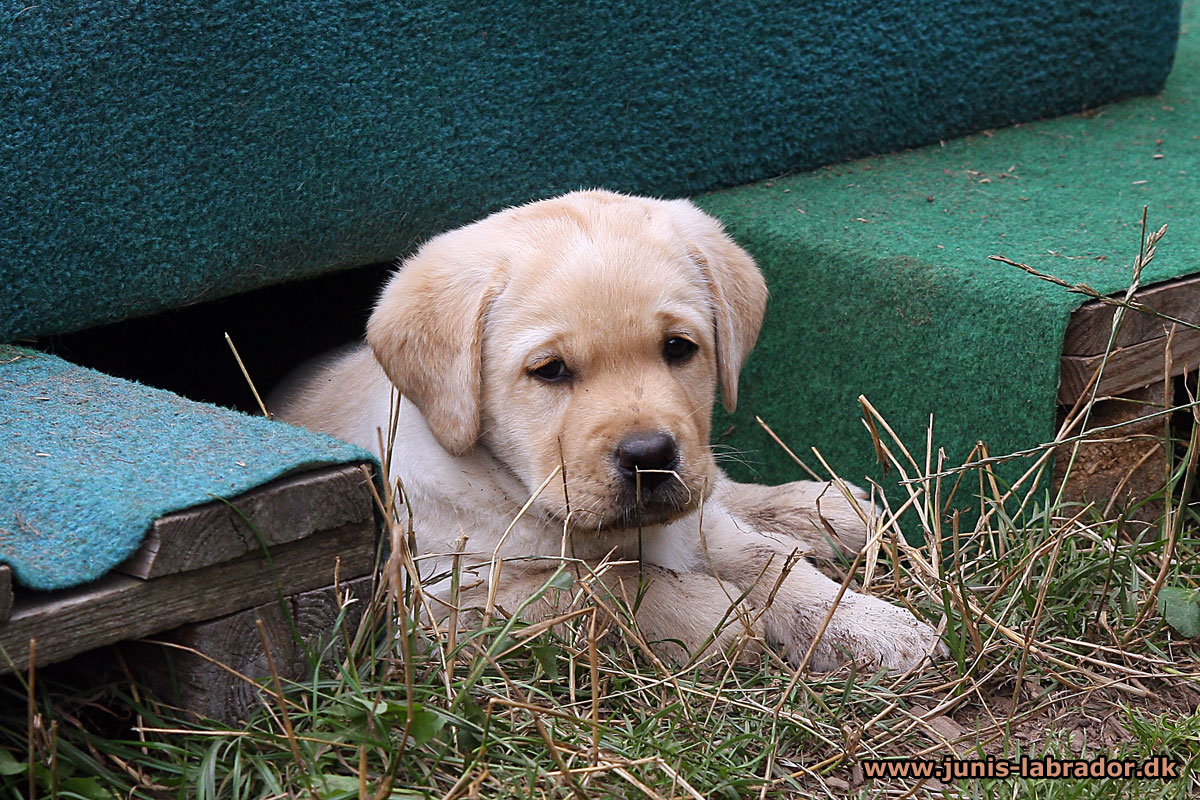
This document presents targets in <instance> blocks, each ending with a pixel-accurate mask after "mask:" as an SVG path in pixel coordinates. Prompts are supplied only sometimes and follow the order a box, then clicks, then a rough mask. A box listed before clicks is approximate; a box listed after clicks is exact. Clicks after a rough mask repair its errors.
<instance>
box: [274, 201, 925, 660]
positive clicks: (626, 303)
mask: <svg viewBox="0 0 1200 800" xmlns="http://www.w3.org/2000/svg"><path fill="white" fill-rule="evenodd" d="M766 300H767V290H766V286H765V284H764V282H763V278H762V275H761V273H760V272H759V270H758V268H757V267H756V266H755V264H754V262H753V260H752V259H751V258H750V256H749V255H748V254H747V253H746V252H745V251H743V250H742V249H740V248H739V247H738V246H737V245H735V244H734V243H733V241H732V240H731V239H730V238H729V237H728V236H727V235H726V234H725V233H724V232H723V231H722V229H721V226H720V224H719V223H718V222H717V221H716V220H715V219H713V218H712V217H709V216H708V215H706V214H704V213H703V212H701V211H700V210H699V209H697V208H696V207H695V206H694V205H692V204H691V203H689V202H687V201H685V200H674V201H663V200H652V199H647V198H640V197H629V196H625V195H620V194H614V193H611V192H604V191H588V192H573V193H571V194H567V195H564V196H562V197H558V198H555V199H551V200H544V201H541V202H536V203H531V204H529V205H525V206H520V207H517V208H510V209H508V210H505V211H502V212H499V213H497V214H493V215H492V216H490V217H487V218H486V219H483V220H481V221H479V222H476V223H474V224H471V225H467V226H466V227H463V228H460V229H457V230H453V231H450V232H448V233H445V234H442V235H440V236H438V237H436V238H434V239H432V240H430V241H429V242H428V243H426V244H425V245H424V246H423V247H422V248H420V250H418V251H417V253H416V254H415V255H413V256H411V257H410V258H409V259H407V261H405V262H404V264H403V265H402V266H401V268H400V270H399V271H398V272H397V273H396V274H395V275H393V276H392V279H391V280H390V282H389V283H388V285H387V287H386V289H385V290H384V292H383V294H382V296H381V297H380V300H379V303H378V305H377V306H376V308H375V311H374V313H373V314H372V316H371V319H370V322H369V324H368V326H367V337H366V338H367V346H366V347H360V348H358V349H356V350H353V351H351V352H349V353H342V354H341V355H339V356H337V357H336V358H334V359H333V360H332V362H329V363H325V364H323V365H321V366H319V367H317V368H315V369H314V370H310V371H309V374H308V375H307V376H306V377H305V378H304V379H303V380H302V381H301V382H300V385H299V386H298V387H296V388H294V389H292V390H291V391H290V393H289V396H286V397H284V398H283V399H282V401H281V405H279V406H278V407H277V409H276V410H277V412H278V414H279V415H280V416H281V417H282V418H284V419H286V420H289V421H291V422H294V423H297V424H299V425H303V426H305V427H308V428H311V429H313V430H317V431H323V432H326V433H330V434H332V435H334V436H337V437H339V438H342V439H345V440H348V441H351V442H354V443H357V444H359V445H361V446H363V447H365V448H368V449H371V450H376V449H378V443H379V441H380V433H379V432H380V431H383V432H385V433H386V432H387V431H388V430H389V415H390V414H389V409H390V408H391V406H392V404H393V402H394V401H393V387H395V388H396V389H398V390H399V392H400V395H401V396H402V398H403V399H402V400H401V401H400V403H399V418H398V425H397V427H396V428H395V437H394V440H393V441H392V443H391V448H392V453H391V472H392V475H391V478H392V480H393V481H394V480H395V479H396V478H400V479H401V480H402V481H403V484H404V487H405V490H406V493H407V497H408V501H409V505H410V508H411V511H412V514H413V515H414V520H415V522H414V528H415V531H416V537H417V541H418V546H419V548H420V550H421V553H422V555H424V556H425V560H424V561H423V562H422V563H423V564H427V565H429V569H428V571H429V572H430V573H432V574H446V573H447V572H448V571H449V567H450V563H451V556H450V554H451V553H453V551H454V550H455V548H456V541H458V540H459V538H460V536H461V535H465V536H466V537H467V545H466V553H467V555H466V556H465V557H463V558H462V563H463V564H464V565H466V566H467V568H469V569H473V570H474V571H475V572H476V573H477V580H475V581H474V584H473V585H471V584H472V580H471V579H469V578H466V577H464V578H463V580H462V584H463V585H464V586H469V587H470V588H468V589H465V590H464V593H463V594H462V595H461V596H460V597H459V602H460V605H463V606H467V605H477V606H482V605H483V604H484V598H487V597H489V596H491V597H492V599H493V602H495V603H496V604H497V605H498V606H499V607H500V608H501V609H505V610H508V611H510V612H511V611H512V610H514V609H516V608H517V607H518V606H519V605H520V604H521V602H522V601H523V600H525V599H526V598H527V597H529V595H531V594H532V593H534V592H535V590H536V589H537V588H538V587H539V586H541V585H542V584H543V583H544V582H545V581H546V580H547V578H548V577H549V576H550V575H551V574H552V573H553V571H554V570H555V569H556V568H557V567H558V565H559V564H560V563H561V559H562V557H563V556H566V557H567V558H572V559H579V560H582V561H583V562H586V563H591V564H596V563H599V562H600V561H601V560H603V559H605V558H608V559H609V560H610V561H611V560H612V559H616V560H618V561H622V560H623V561H625V562H626V563H624V564H619V565H615V566H613V565H610V566H611V568H610V569H608V570H607V571H605V572H603V573H602V577H601V579H600V580H601V581H602V587H601V588H602V589H604V590H605V591H608V592H611V593H614V594H617V595H623V596H624V597H626V598H629V599H631V600H632V599H633V598H634V597H635V596H637V594H638V592H639V591H641V592H642V596H641V598H640V601H639V602H638V604H637V624H638V627H639V628H640V630H641V631H642V633H643V634H644V635H645V636H646V637H647V639H649V640H654V641H657V642H659V643H660V646H661V647H662V648H663V649H664V650H665V651H666V652H667V653H668V654H669V655H672V656H675V657H678V656H680V655H681V654H680V653H679V652H678V651H675V652H672V648H676V647H678V646H679V645H682V646H683V647H684V648H686V649H687V650H689V651H697V650H700V649H702V648H704V647H705V646H706V645H709V644H711V643H714V641H715V646H724V645H725V644H727V643H728V642H729V641H730V640H731V639H732V637H734V636H736V635H738V634H739V633H741V632H743V631H749V632H751V633H752V634H753V635H754V637H758V638H765V639H766V640H768V641H771V642H773V643H776V644H778V645H781V646H782V647H783V648H784V649H785V650H786V652H787V655H788V656H789V658H791V659H792V660H793V661H799V660H801V659H802V658H803V657H804V655H805V653H806V652H807V651H808V649H809V646H810V645H811V644H812V642H813V640H814V638H815V637H816V635H817V633H818V631H819V630H820V628H821V625H822V624H823V623H825V620H826V618H827V617H829V621H828V624H827V626H826V628H825V631H824V636H823V638H822V639H821V640H820V641H819V642H818V643H817V645H816V646H815V648H814V649H813V655H812V657H811V660H810V662H809V663H810V665H811V666H812V667H814V668H815V669H819V670H828V669H832V668H834V667H836V666H837V665H838V664H840V663H842V662H844V661H845V660H846V659H847V658H852V659H855V660H857V661H860V662H864V663H865V664H868V665H870V666H874V667H884V668H887V669H891V670H905V669H908V668H910V667H912V666H914V665H916V664H917V663H919V662H920V661H921V660H922V659H924V658H925V657H926V656H927V655H929V654H930V653H931V652H935V651H938V652H940V649H941V646H940V645H939V642H938V637H937V635H936V634H935V632H934V631H933V630H932V629H931V628H930V627H929V626H928V625H926V624H924V623H923V622H920V621H918V620H917V619H916V618H915V617H913V615H912V614H910V613H909V612H908V611H906V610H904V609H901V608H897V607H896V606H893V605H890V604H888V603H886V602H884V601H882V600H879V599H876V598H874V597H870V596H867V595H863V594H858V593H855V592H849V591H848V592H846V593H845V595H844V596H843V597H842V598H841V601H840V602H839V603H838V604H837V605H836V609H834V600H835V598H836V596H837V594H838V589H839V585H838V584H837V583H834V582H833V581H831V580H830V579H829V578H827V577H825V575H823V574H822V573H821V572H820V571H818V570H817V569H816V568H815V567H814V566H812V565H811V564H809V563H808V562H807V561H805V560H804V559H803V558H800V559H796V558H794V555H795V554H796V553H797V551H799V552H800V553H801V554H805V553H807V554H810V555H814V556H817V557H826V558H828V557H832V556H833V554H834V552H833V551H834V545H833V544H831V542H830V537H829V535H828V532H829V531H832V532H833V533H834V534H835V535H836V536H837V537H838V538H839V539H840V540H841V543H843V544H844V545H846V546H847V547H848V548H849V549H851V550H856V549H857V548H860V547H861V546H862V543H863V541H864V537H865V534H866V524H865V523H864V522H863V518H864V517H863V516H862V514H861V512H862V511H868V512H869V511H870V509H869V508H868V507H867V504H866V503H862V505H861V507H860V508H856V507H854V506H853V505H852V504H851V501H850V500H848V499H847V498H846V496H845V495H844V494H843V493H842V492H840V491H839V490H838V489H837V488H835V487H832V486H830V485H828V484H823V483H810V482H796V483H789V484H786V485H783V486H776V487H766V486H755V485H747V484H739V483H735V482H733V481H731V480H729V479H728V478H726V477H725V476H724V475H723V474H722V473H721V472H720V470H718V469H717V466H716V464H715V462H714V459H713V454H712V451H711V450H710V448H709V433H710V431H709V428H710V424H711V423H710V420H711V417H712V406H713V400H714V396H715V393H716V389H717V386H718V385H719V386H720V391H721V399H722V401H723V402H724V404H725V406H726V407H727V408H730V409H732V408H733V407H734V404H735V403H736V402H737V391H738V372H739V370H740V369H741V366H742V362H743V361H744V360H745V359H746V356H747V355H748V354H749V352H750V350H751V348H753V346H754V341H755V339H756V337H757V335H758V329H759V325H760V324H761V322H762V317H763V311H764V307H765V305H766ZM552 476H553V480H551V481H549V482H548V483H546V485H545V487H543V489H542V491H541V492H540V493H538V494H537V495H536V498H535V499H534V501H533V503H532V505H531V506H530V508H529V509H528V510H527V511H526V513H525V514H523V515H521V516H520V517H519V518H518V519H517V522H516V524H515V525H512V522H513V520H514V518H517V516H518V511H519V510H520V509H521V507H522V506H523V505H524V504H525V503H526V502H527V501H528V500H529V499H530V497H531V496H532V495H534V493H535V492H536V490H537V489H538V488H539V487H540V486H542V484H543V483H545V482H546V479H547V478H549V477H552ZM854 494H855V498H854V502H855V503H858V502H859V501H861V500H865V495H863V494H862V493H861V492H860V491H858V490H854ZM510 525H512V527H511V529H510ZM506 532H507V535H505V534H506ZM494 554H496V555H498V556H499V557H500V558H501V559H503V569H502V570H501V571H500V574H499V579H498V580H497V581H496V585H495V586H490V585H488V582H489V580H492V579H494V578H495V577H496V576H495V571H494V569H490V568H489V565H490V564H494V560H493V556H494ZM539 559H541V560H539ZM431 562H432V563H431ZM423 571H424V570H423ZM781 576H782V579H781ZM448 586H449V583H448V582H447V581H443V582H442V584H441V585H439V586H435V587H434V589H433V591H434V593H435V594H436V593H437V592H439V591H440V592H441V596H442V600H443V601H446V600H448V597H447V593H448ZM556 597H558V594H557V593H556V592H551V593H550V594H549V595H548V597H547V598H546V599H544V600H543V601H541V602H539V603H536V604H533V605H531V606H529V607H528V608H526V609H525V612H524V613H525V615H526V616H527V617H537V616H546V615H549V614H552V613H555V612H556V611H560V610H562V607H561V602H559V601H556V600H555V598H556ZM739 598H741V604H740V608H738V609H735V613H730V612H731V605H732V604H733V603H734V601H736V600H738V599H739ZM764 609H765V610H764ZM831 609H834V610H833V613H832V615H831V616H830V610H831ZM714 633H716V636H715V640H714V638H713V637H714Z"/></svg>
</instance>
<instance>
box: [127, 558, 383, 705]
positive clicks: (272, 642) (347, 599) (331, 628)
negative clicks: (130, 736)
mask: <svg viewBox="0 0 1200 800" xmlns="http://www.w3.org/2000/svg"><path fill="white" fill-rule="evenodd" d="M373 586H374V579H373V576H370V575H368V576H366V577H363V578H356V579H354V580H351V581H343V582H342V583H341V584H340V585H339V586H338V587H336V588H335V587H327V588H324V589H314V590H313V591H310V592H303V593H301V594H298V595H296V596H294V597H290V598H288V600H287V602H286V603H283V604H281V603H279V602H273V603H267V604H265V605H261V606H258V607H257V608H251V609H249V610H247V611H240V612H238V613H235V614H230V615H228V616H225V617H220V618H218V619H214V620H210V621H208V622H199V623H196V624H194V625H184V626H183V627H181V628H177V629H176V630H173V631H170V632H168V633H166V634H164V635H163V636H160V637H156V639H158V640H161V641H162V642H165V643H167V644H162V645H159V644H156V643H154V642H138V643H136V644H134V645H132V646H131V648H132V649H133V653H134V657H132V658H130V659H128V661H129V663H130V666H131V667H132V668H133V669H134V670H135V671H136V672H137V674H138V676H139V678H140V679H142V680H143V681H145V682H146V683H147V684H149V685H150V686H151V688H153V689H154V691H155V693H156V694H158V696H159V697H162V698H165V699H167V700H168V701H169V702H172V703H174V704H176V705H178V706H179V707H180V708H185V709H187V710H188V711H191V712H193V713H195V714H197V715H199V716H201V717H205V718H208V719H215V720H219V721H221V722H224V723H227V724H233V723H235V722H236V721H237V720H239V719H242V718H244V717H245V716H246V715H247V713H248V712H249V711H250V710H251V709H252V708H253V707H255V706H257V705H259V704H260V703H262V702H263V693H262V687H261V685H260V683H257V682H261V681H262V680H263V679H264V678H267V677H269V676H270V674H271V672H270V668H269V665H268V663H267V660H266V654H265V653H264V652H263V647H262V638H261V637H260V635H259V631H258V621H259V620H262V622H263V631H264V633H265V634H266V639H267V646H268V647H270V649H271V658H272V660H273V661H274V664H275V669H276V670H277V671H278V672H279V675H280V677H282V678H283V679H284V680H288V681H299V680H305V679H307V678H308V677H310V676H311V675H312V669H313V663H312V661H310V658H312V659H314V660H315V659H319V660H320V662H321V663H322V664H323V665H327V666H331V665H336V664H337V663H340V662H341V660H342V659H343V658H345V656H346V645H345V642H347V641H350V640H352V639H353V637H354V635H355V632H356V631H357V629H358V624H359V622H360V621H361V619H362V615H363V611H364V610H365V609H366V608H367V605H368V604H369V603H370V601H371V591H372V588H373ZM343 608H344V611H343ZM339 616H341V617H342V622H341V624H340V625H338V624H337V622H338V618H339ZM172 644H173V645H178V647H172V646H170V645H172ZM168 662H169V663H168ZM225 667H229V668H230V669H233V670H236V671H237V672H238V673H240V674H241V675H244V676H245V677H246V678H250V679H251V680H250V681H247V680H244V679H243V678H240V677H238V676H237V675H235V674H234V673H233V672H230V670H229V669H225ZM334 668H335V669H336V666H334ZM255 681H257V682H255Z"/></svg>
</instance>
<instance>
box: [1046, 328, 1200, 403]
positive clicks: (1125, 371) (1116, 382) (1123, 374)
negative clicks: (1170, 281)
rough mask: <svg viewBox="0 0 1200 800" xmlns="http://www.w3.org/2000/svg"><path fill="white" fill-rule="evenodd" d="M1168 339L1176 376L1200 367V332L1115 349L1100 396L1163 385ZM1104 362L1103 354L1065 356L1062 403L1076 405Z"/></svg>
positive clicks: (1060, 389) (1179, 333) (1180, 331)
mask: <svg viewBox="0 0 1200 800" xmlns="http://www.w3.org/2000/svg"><path fill="white" fill-rule="evenodd" d="M1168 339H1169V340H1170V345H1171V370H1170V374H1171V376H1172V377H1174V376H1176V375H1182V374H1184V373H1185V372H1191V371H1193V370H1195V369H1196V368H1197V367H1200V331H1195V330H1192V329H1190V328H1188V329H1178V330H1177V331H1176V332H1175V335H1174V336H1172V337H1167V336H1162V337H1159V338H1158V339H1152V340H1150V341H1147V342H1141V343H1139V344H1135V345H1131V346H1129V347H1123V348H1120V349H1119V350H1114V351H1113V352H1112V354H1111V355H1110V356H1109V359H1108V364H1107V365H1106V366H1105V368H1104V375H1102V376H1101V378H1100V386H1099V389H1098V393H1097V395H1098V396H1101V397H1103V396H1112V395H1119V394H1124V393H1125V392H1128V391H1130V390H1133V389H1139V388H1141V387H1143V386H1150V385H1151V384H1154V383H1161V382H1162V380H1163V376H1164V375H1165V374H1166V369H1165V367H1166V361H1165V356H1166V350H1167V342H1168ZM1103 360H1104V356H1103V355H1094V356H1063V358H1062V360H1061V362H1060V368H1059V383H1058V402H1059V403H1060V404H1061V405H1065V406H1070V405H1072V404H1074V403H1075V401H1076V400H1078V399H1079V396H1080V395H1081V394H1082V393H1083V389H1084V387H1085V386H1087V383H1088V381H1090V380H1091V378H1092V374H1093V373H1095V371H1096V370H1097V369H1099V367H1100V364H1101V362H1102V361H1103Z"/></svg>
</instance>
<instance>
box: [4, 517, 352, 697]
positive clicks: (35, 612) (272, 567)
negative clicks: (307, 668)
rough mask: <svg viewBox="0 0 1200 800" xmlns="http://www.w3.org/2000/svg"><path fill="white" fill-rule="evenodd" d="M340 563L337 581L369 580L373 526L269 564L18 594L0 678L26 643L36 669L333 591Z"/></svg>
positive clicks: (293, 547)
mask: <svg viewBox="0 0 1200 800" xmlns="http://www.w3.org/2000/svg"><path fill="white" fill-rule="evenodd" d="M339 559H340V560H341V567H340V573H339V574H340V576H341V577H342V578H343V579H350V578H357V577H361V576H363V575H367V574H369V573H370V572H371V570H372V568H373V566H374V559H375V527H374V520H373V519H372V520H368V521H365V522H356V523H352V524H350V525H344V526H342V527H341V528H338V529H336V530H332V531H327V532H323V533H319V534H315V535H313V536H309V537H308V538H306V539H302V540H300V541H298V542H291V543H288V544H283V545H279V546H277V547H273V548H271V549H270V557H269V558H268V557H267V556H265V555H264V554H263V553H261V552H259V553H254V554H251V555H248V556H244V557H242V558H239V559H237V560H234V561H230V562H226V563H224V564H216V565H213V566H210V567H205V568H204V569H199V570H193V571H191V572H184V573H180V574H178V575H169V576H165V577H162V578H156V579H153V580H141V579H138V578H132V577H129V576H127V575H119V574H115V573H114V574H110V575H108V576H106V577H104V578H101V579H100V580H99V581H97V582H96V583H93V584H90V585H88V586H83V587H80V588H78V589H68V590H64V591H60V592H50V593H46V594H41V593H32V592H29V593H23V594H22V595H21V596H18V598H17V602H16V603H15V605H14V608H13V613H12V616H11V617H10V619H9V620H8V622H7V623H4V624H3V625H0V647H3V648H4V651H5V652H6V653H7V655H8V658H9V659H10V660H9V661H0V673H4V672H9V671H11V670H12V665H13V664H16V665H23V664H24V663H25V661H26V660H27V659H28V656H29V640H30V639H32V638H36V639H37V641H38V644H37V663H38V664H49V663H53V662H55V661H61V660H63V659H64V658H67V657H68V656H71V655H74V654H75V653H81V652H83V651H85V650H90V649H92V648H94V647H100V646H101V645H106V644H112V643H114V642H118V641H122V640H126V639H138V638H142V637H145V636H150V635H153V634H156V633H159V632H161V631H164V630H169V629H171V628H175V627H178V626H179V625H182V624H185V623H189V622H199V621H201V620H208V619H213V618H214V617H219V616H222V615H224V614H230V613H233V612H235V611H242V610H244V609H246V608H252V607H254V606H257V605H261V604H263V603H267V602H270V601H272V600H277V599H278V598H280V597H286V596H288V595H291V594H295V593H297V592H304V591H308V590H311V589H317V588H321V587H325V586H331V585H332V584H333V581H334V571H335V568H336V565H337V563H338V560H339ZM18 668H20V666H18Z"/></svg>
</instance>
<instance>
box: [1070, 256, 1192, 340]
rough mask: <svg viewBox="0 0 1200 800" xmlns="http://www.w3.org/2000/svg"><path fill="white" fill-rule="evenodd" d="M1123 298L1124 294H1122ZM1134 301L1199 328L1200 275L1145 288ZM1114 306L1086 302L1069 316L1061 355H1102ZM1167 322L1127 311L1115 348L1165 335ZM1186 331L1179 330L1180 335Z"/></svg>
mask: <svg viewBox="0 0 1200 800" xmlns="http://www.w3.org/2000/svg"><path fill="white" fill-rule="evenodd" d="M1122 296H1123V295H1122ZM1134 300H1136V301H1138V302H1140V303H1143V304H1145V305H1147V306H1149V307H1150V308H1153V309H1154V310H1155V311H1158V312H1160V313H1162V314H1168V315H1170V316H1172V317H1175V318H1176V319H1181V320H1184V321H1185V322H1190V323H1192V324H1193V325H1200V274H1198V275H1189V276H1187V277H1184V278H1179V279H1177V280H1173V281H1167V282H1165V283H1156V284H1154V285H1152V286H1148V287H1146V288H1145V289H1143V290H1141V291H1140V292H1138V293H1137V294H1135V295H1134ZM1115 313H1116V307H1115V306H1110V305H1107V304H1105V303H1102V302H1100V301H1099V300H1093V301H1091V302H1089V303H1085V304H1084V305H1082V306H1080V307H1079V308H1077V309H1076V310H1075V313H1074V314H1072V315H1071V322H1070V324H1069V325H1068V326H1067V334H1066V337H1065V338H1064V339H1063V355H1064V356H1094V355H1098V354H1101V353H1103V352H1104V349H1105V348H1106V347H1107V346H1108V339H1109V336H1110V335H1111V333H1112V321H1113V315H1114V314H1115ZM1169 329H1170V323H1167V322H1164V321H1163V320H1161V319H1159V318H1158V317H1155V316H1153V315H1151V314H1144V313H1141V312H1138V311H1133V310H1127V311H1126V312H1125V320H1124V322H1122V323H1121V330H1120V332H1119V333H1118V335H1117V338H1116V341H1115V342H1114V343H1113V345H1114V347H1128V346H1130V345H1134V344H1138V343H1139V342H1146V341H1151V340H1154V339H1159V338H1162V337H1163V336H1165V335H1166V334H1167V333H1168V331H1169ZM1184 330H1185V329H1184V328H1180V329H1179V331H1178V332H1179V333H1182V332H1183V331H1184Z"/></svg>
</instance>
